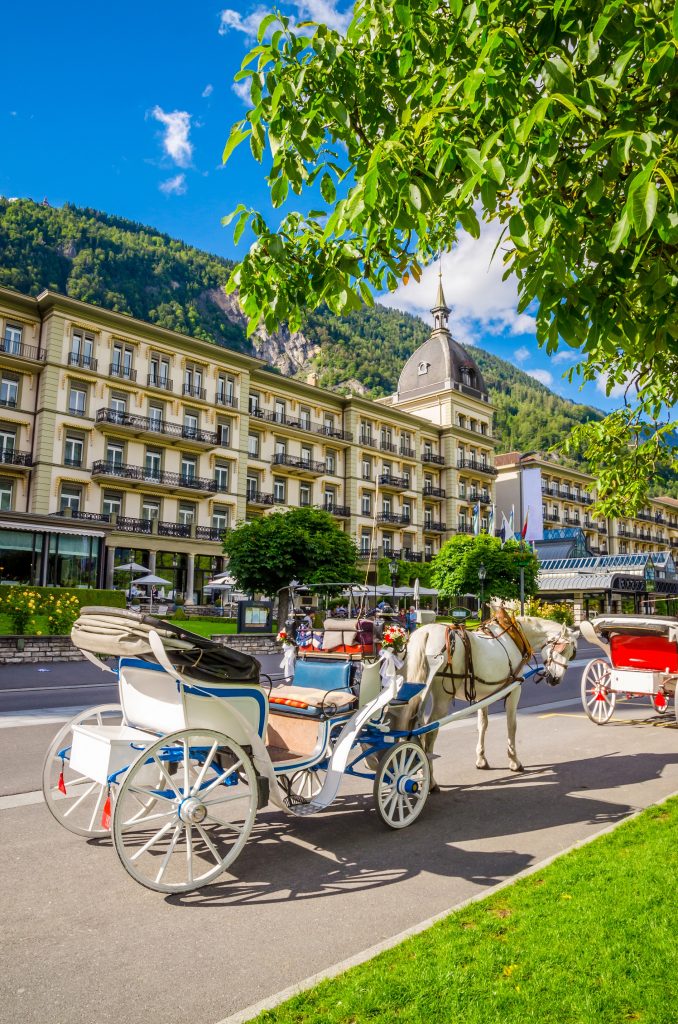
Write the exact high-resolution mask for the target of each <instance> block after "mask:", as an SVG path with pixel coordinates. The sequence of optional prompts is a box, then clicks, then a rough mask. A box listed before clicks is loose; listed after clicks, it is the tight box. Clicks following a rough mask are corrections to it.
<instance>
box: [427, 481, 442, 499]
mask: <svg viewBox="0 0 678 1024" xmlns="http://www.w3.org/2000/svg"><path fill="white" fill-rule="evenodd" d="M422 494H423V495H424V497H425V498H446V497H447V492H446V490H445V488H444V487H434V486H433V485H432V484H424V490H423V491H422Z"/></svg>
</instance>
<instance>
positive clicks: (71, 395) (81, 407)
mask: <svg viewBox="0 0 678 1024" xmlns="http://www.w3.org/2000/svg"><path fill="white" fill-rule="evenodd" d="M86 406H87V391H86V390H85V388H82V387H79V386H78V385H76V384H71V388H70V391H69V392H68V411H69V412H70V414H71V415H72V416H84V415H85V409H86Z"/></svg>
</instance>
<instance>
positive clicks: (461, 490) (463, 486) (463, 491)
mask: <svg viewBox="0 0 678 1024" xmlns="http://www.w3.org/2000/svg"><path fill="white" fill-rule="evenodd" d="M459 497H460V498H465V497H466V483H465V482H464V481H463V480H460V481H459Z"/></svg>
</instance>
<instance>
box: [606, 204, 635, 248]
mask: <svg viewBox="0 0 678 1024" xmlns="http://www.w3.org/2000/svg"><path fill="white" fill-rule="evenodd" d="M630 229H631V225H630V223H629V218H628V216H627V214H626V210H624V213H623V214H622V215H621V217H620V218H619V220H618V221H617V223H616V224H615V225H614V227H613V228H612V231H611V232H610V237H609V239H608V242H607V247H608V249H609V250H610V252H617V250H618V249H619V247H620V245H621V244H622V243H623V242H625V241H626V239H627V237H628V233H629V231H630Z"/></svg>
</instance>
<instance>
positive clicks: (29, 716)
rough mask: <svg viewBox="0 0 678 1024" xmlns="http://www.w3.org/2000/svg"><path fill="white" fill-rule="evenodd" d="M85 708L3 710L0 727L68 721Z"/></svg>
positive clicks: (8, 727)
mask: <svg viewBox="0 0 678 1024" xmlns="http://www.w3.org/2000/svg"><path fill="white" fill-rule="evenodd" d="M85 710H86V708H84V707H82V708H81V707H74V708H71V707H68V708H36V709H35V710H29V711H4V712H3V713H2V714H0V729H17V728H19V727H21V726H26V725H52V724H54V725H56V724H57V723H59V722H69V721H70V720H71V718H73V717H74V716H75V715H77V714H79V713H80V712H81V711H85Z"/></svg>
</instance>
